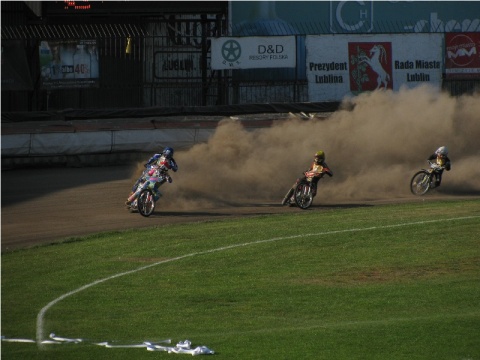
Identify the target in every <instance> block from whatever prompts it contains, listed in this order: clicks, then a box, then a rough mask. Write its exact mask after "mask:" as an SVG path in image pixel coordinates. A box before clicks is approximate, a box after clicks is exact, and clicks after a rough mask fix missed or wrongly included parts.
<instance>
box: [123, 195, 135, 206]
mask: <svg viewBox="0 0 480 360" xmlns="http://www.w3.org/2000/svg"><path fill="white" fill-rule="evenodd" d="M133 200H135V193H131V194H130V196H129V197H128V199H127V201H125V205H127V206H130V205H131V204H132V202H133Z"/></svg>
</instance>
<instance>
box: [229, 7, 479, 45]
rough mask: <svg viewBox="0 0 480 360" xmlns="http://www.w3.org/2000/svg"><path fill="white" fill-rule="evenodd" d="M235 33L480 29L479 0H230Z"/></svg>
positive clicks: (237, 34)
mask: <svg viewBox="0 0 480 360" xmlns="http://www.w3.org/2000/svg"><path fill="white" fill-rule="evenodd" d="M229 13H230V14H231V23H232V34H231V35H232V36H253V35H256V36H259V35H270V36H271V35H293V34H311V35H322V34H323V35H325V34H367V33H369V34H375V33H377V34H384V33H386V32H390V33H427V32H428V33H445V32H479V31H480V1H458V0H456V1H375V0H370V1H302V0H296V1H293V0H286V1H285V0H283V1H273V0H267V1H258V0H257V1H243V0H242V1H229Z"/></svg>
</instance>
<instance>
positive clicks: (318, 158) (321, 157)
mask: <svg viewBox="0 0 480 360" xmlns="http://www.w3.org/2000/svg"><path fill="white" fill-rule="evenodd" d="M322 161H325V152H324V151H323V150H320V151H317V152H316V153H315V163H316V164H320V163H321V162H322Z"/></svg>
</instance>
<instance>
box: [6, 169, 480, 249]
mask: <svg viewBox="0 0 480 360" xmlns="http://www.w3.org/2000/svg"><path fill="white" fill-rule="evenodd" d="M133 174H135V172H134V170H133V169H132V167H130V166H110V167H90V168H51V169H29V170H23V169H22V170H8V171H2V178H1V180H2V183H1V186H2V199H1V203H2V213H1V216H2V221H1V224H2V230H1V234H2V239H1V249H2V252H6V251H12V250H15V249H20V248H27V247H32V246H35V245H40V244H49V243H54V242H58V241H61V240H62V239H65V238H68V237H72V236H81V235H86V234H91V233H96V232H103V231H110V230H124V229H131V228H141V227H152V226H157V227H158V226H164V225H167V224H178V223H188V222H202V221H208V220H216V219H227V218H235V217H241V216H255V215H261V214H276V213H289V212H298V211H303V210H300V209H298V208H289V207H282V206H281V205H280V201H281V197H282V195H280V196H279V197H278V198H272V199H267V200H266V201H259V202H258V203H256V204H243V205H242V204H240V205H237V206H223V207H216V208H201V207H198V208H192V209H188V210H185V209H184V210H178V209H176V208H175V204H174V203H172V204H170V205H168V206H166V207H162V204H159V205H158V208H157V209H156V210H155V213H154V214H153V215H151V216H150V217H149V218H145V217H142V216H141V215H139V214H138V213H136V214H134V213H130V212H128V211H127V210H126V208H125V206H124V202H125V200H126V197H127V196H128V192H129V189H130V188H131V186H132V183H133V182H132V175H133ZM166 191H167V190H166ZM473 197H476V198H478V196H473ZM444 198H448V199H455V198H462V197H459V196H448V195H443V196H442V195H433V196H429V197H428V200H432V201H434V200H436V199H444ZM466 198H472V197H471V196H470V197H466ZM405 201H423V199H422V200H420V198H418V197H414V196H412V197H411V198H406V199H405V198H404V199H385V200H382V201H375V202H358V201H357V202H350V203H341V204H338V203H330V204H329V203H325V202H323V203H322V204H315V202H314V205H313V206H312V208H310V209H309V210H308V211H319V212H322V211H329V210H334V209H338V208H348V207H359V206H375V205H377V204H383V203H389V202H390V203H391V202H405Z"/></svg>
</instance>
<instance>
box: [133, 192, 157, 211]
mask: <svg viewBox="0 0 480 360" xmlns="http://www.w3.org/2000/svg"><path fill="white" fill-rule="evenodd" d="M137 208H138V212H139V213H140V215H142V216H145V217H148V216H150V215H152V214H153V211H154V210H155V199H154V197H153V193H152V191H151V190H150V189H145V190H142V191H141V192H140V194H139V195H138V199H137Z"/></svg>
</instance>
